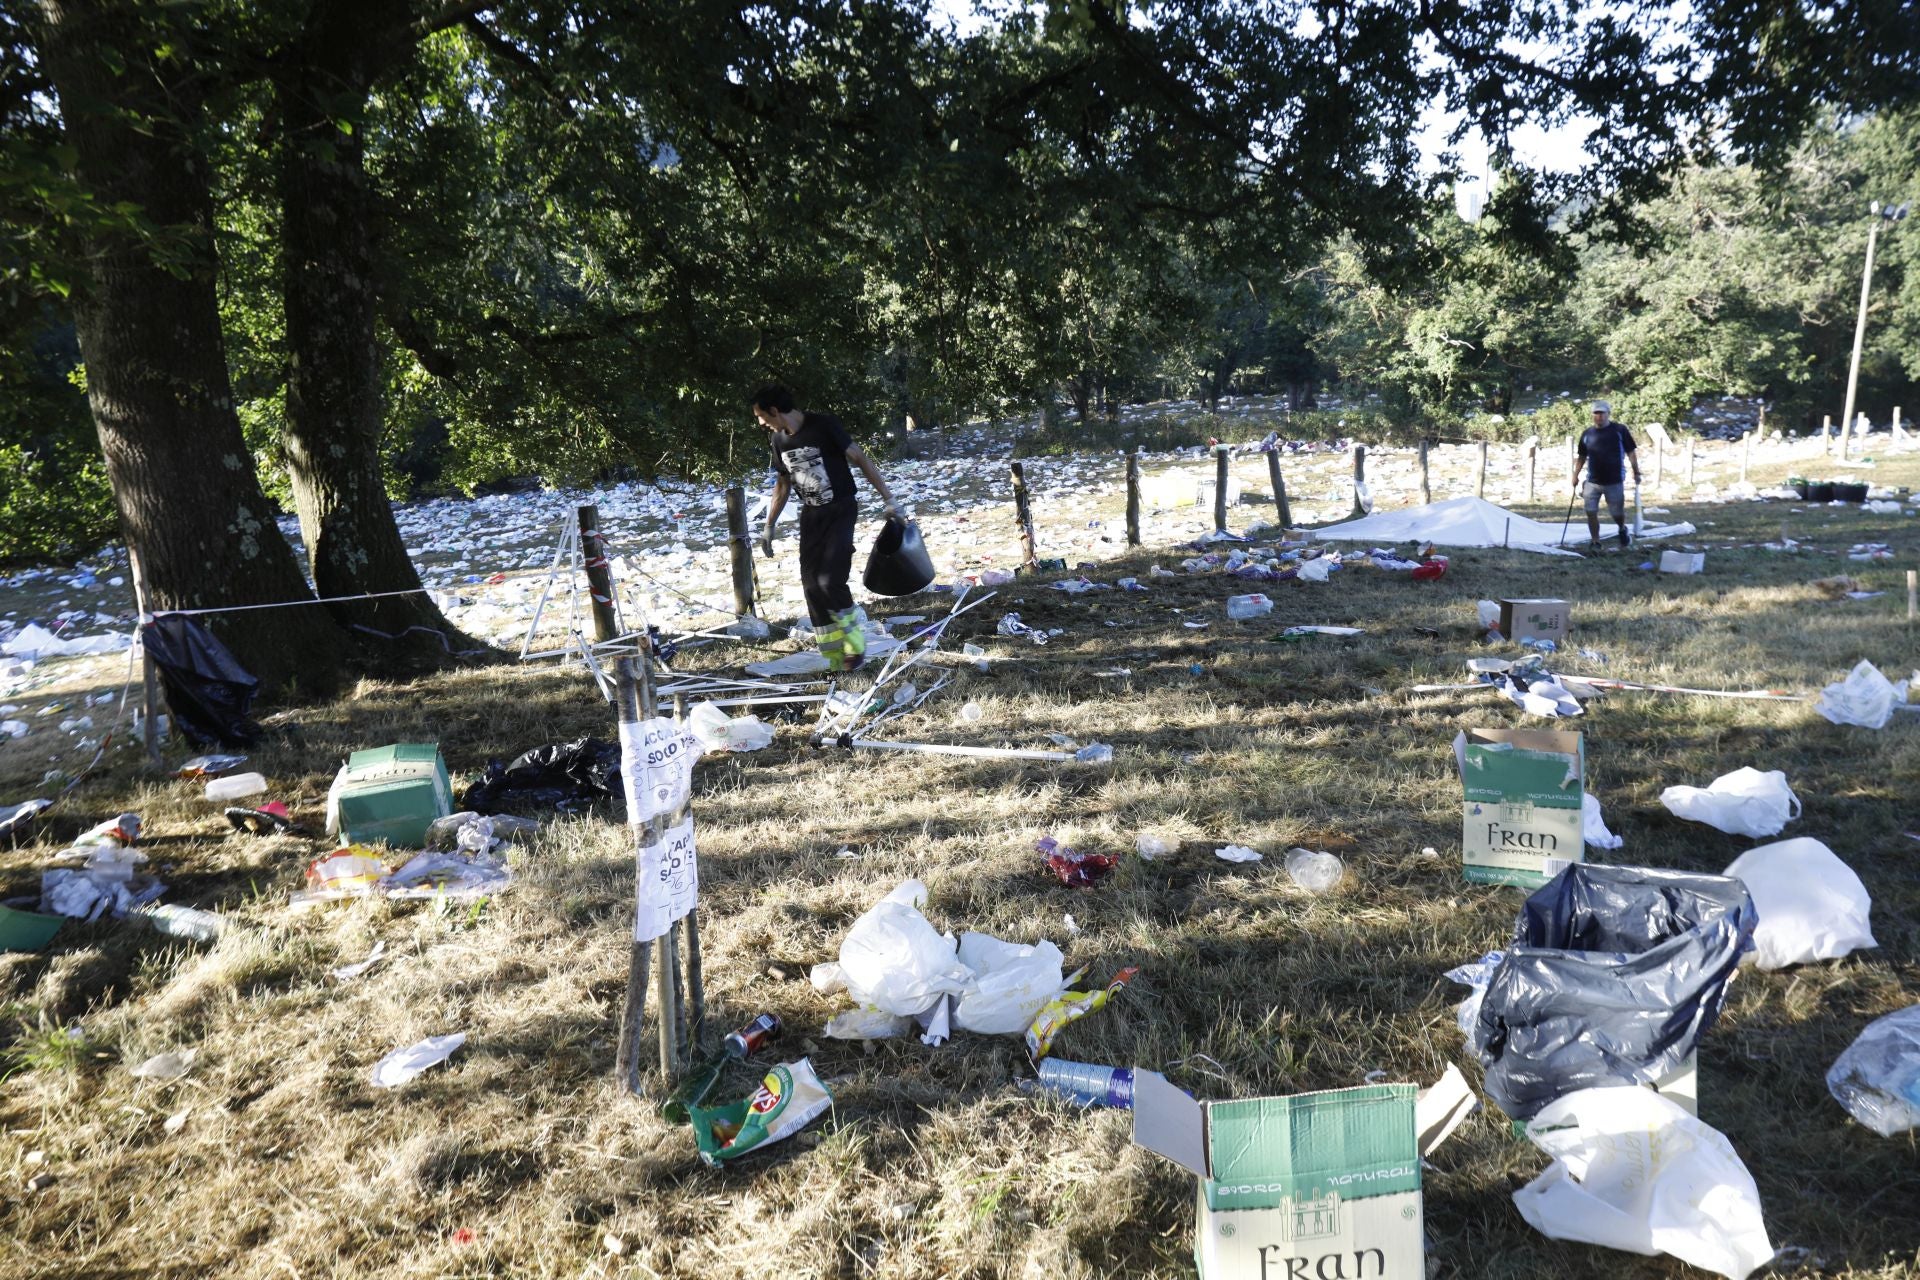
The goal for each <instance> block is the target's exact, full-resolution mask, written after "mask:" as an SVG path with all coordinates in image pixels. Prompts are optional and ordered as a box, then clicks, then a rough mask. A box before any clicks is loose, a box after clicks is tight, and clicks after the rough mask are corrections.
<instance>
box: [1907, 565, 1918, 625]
mask: <svg viewBox="0 0 1920 1280" xmlns="http://www.w3.org/2000/svg"><path fill="white" fill-rule="evenodd" d="M1915 618H1920V569H1909V570H1907V621H1908V622H1912V621H1913V620H1914V619H1915Z"/></svg>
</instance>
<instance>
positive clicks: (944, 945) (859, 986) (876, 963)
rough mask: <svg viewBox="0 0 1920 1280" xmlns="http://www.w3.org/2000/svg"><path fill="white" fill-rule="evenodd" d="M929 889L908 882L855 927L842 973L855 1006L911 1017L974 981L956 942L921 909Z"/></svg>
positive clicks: (845, 943)
mask: <svg viewBox="0 0 1920 1280" xmlns="http://www.w3.org/2000/svg"><path fill="white" fill-rule="evenodd" d="M926 900H927V886H925V885H924V884H921V883H920V882H919V881H918V880H907V881H903V882H902V883H901V885H900V887H899V888H897V889H895V890H894V891H893V892H892V893H890V894H888V895H887V896H886V897H884V898H882V899H881V900H880V901H878V902H876V903H874V904H873V906H872V907H871V908H870V909H869V910H868V911H867V913H866V914H865V915H863V916H861V917H860V918H859V919H858V920H855V921H854V922H853V927H852V928H851V929H849V930H847V936H846V940H845V941H843V942H842V943H841V944H840V972H841V975H842V976H843V977H844V978H845V979H846V983H847V994H849V995H851V996H852V997H853V1002H854V1003H855V1004H860V1005H870V1006H872V1007H874V1008H876V1009H884V1010H886V1011H887V1012H888V1013H892V1014H898V1015H901V1016H903V1017H911V1016H912V1015H914V1014H916V1013H919V1012H920V1011H921V1010H923V1009H925V1008H926V1007H927V1006H928V1005H930V1004H932V1003H933V1002H934V1001H935V1000H937V999H939V998H940V997H941V996H943V995H959V994H961V993H962V992H964V991H966V990H967V988H968V986H969V985H970V984H971V982H972V981H973V970H971V969H969V968H967V966H966V965H964V964H962V963H960V958H959V956H958V955H957V954H956V952H955V944H954V941H953V939H952V938H943V937H941V936H940V935H939V934H938V933H936V932H934V928H933V926H932V925H930V924H928V923H927V918H926V917H925V916H923V915H921V914H920V907H921V906H922V905H924V904H925V902H926Z"/></svg>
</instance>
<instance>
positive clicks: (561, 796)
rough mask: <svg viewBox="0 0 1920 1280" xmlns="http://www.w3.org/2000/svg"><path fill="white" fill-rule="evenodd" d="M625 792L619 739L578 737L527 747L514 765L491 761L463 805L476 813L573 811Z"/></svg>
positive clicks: (469, 789) (468, 791)
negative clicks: (541, 745)
mask: <svg viewBox="0 0 1920 1280" xmlns="http://www.w3.org/2000/svg"><path fill="white" fill-rule="evenodd" d="M623 794H624V792H623V791H622V784H621V781H620V744H619V743H617V742H602V741H600V739H598V738H579V739H577V740H575V741H573V742H550V743H548V744H547V745H545V746H543V747H535V748H533V749H532V750H531V751H523V752H521V753H520V754H519V755H518V756H515V757H514V759H513V763H511V764H506V765H503V764H501V763H500V762H499V761H498V760H489V761H488V762H487V771H486V773H485V774H484V775H482V776H481V779H480V781H478V782H476V783H474V784H473V785H472V786H470V787H468V788H467V794H466V795H465V797H463V798H462V800H461V805H462V807H463V808H467V809H471V810H473V811H474V812H475V813H508V812H512V811H515V810H529V809H557V810H559V811H560V812H561V813H575V812H578V811H579V810H581V809H585V808H587V807H588V806H590V805H592V804H593V803H594V802H595V801H596V800H604V799H606V798H607V797H609V796H617V795H623Z"/></svg>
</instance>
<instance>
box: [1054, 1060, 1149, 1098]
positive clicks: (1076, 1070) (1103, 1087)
mask: <svg viewBox="0 0 1920 1280" xmlns="http://www.w3.org/2000/svg"><path fill="white" fill-rule="evenodd" d="M1040 1087H1041V1088H1042V1089H1045V1090H1046V1091H1047V1092H1049V1093H1054V1094H1058V1095H1059V1096H1060V1097H1062V1098H1066V1099H1068V1100H1069V1101H1072V1102H1077V1103H1079V1104H1080V1105H1081V1106H1083V1107H1119V1108H1122V1109H1123V1110H1128V1111H1131V1110H1132V1109H1133V1068H1132V1067H1108V1066H1102V1065H1101V1064H1099V1063H1097V1062H1067V1061H1065V1060H1064V1059H1061V1058H1046V1059H1043V1060H1042V1061H1041V1063H1040Z"/></svg>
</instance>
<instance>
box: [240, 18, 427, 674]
mask: <svg viewBox="0 0 1920 1280" xmlns="http://www.w3.org/2000/svg"><path fill="white" fill-rule="evenodd" d="M388 8H389V6H388V5H387V4H386V3H385V0H381V2H380V3H367V2H366V0H324V2H323V3H321V4H320V5H318V6H317V7H316V8H315V9H314V11H313V12H312V14H311V15H310V16H309V18H308V22H307V27H306V30H305V31H304V32H303V34H302V37H301V41H300V43H299V45H298V46H297V47H296V50H295V56H294V57H293V59H292V60H291V65H290V67H289V69H288V70H287V71H286V72H285V73H283V74H282V75H281V76H280V77H278V79H277V82H276V88H277V90H278V97H279V104H280V113H281V121H282V130H283V133H284V141H283V143H282V145H281V156H280V195H281V203H282V206H283V213H282V218H283V222H282V227H283V230H282V245H283V249H284V254H285V268H284V269H285V280H286V284H285V302H286V322H287V346H288V350H289V352H290V356H291V358H290V361H289V373H288V377H287V421H286V451H287V471H288V475H289V477H290V478H291V480H292V488H293V496H294V505H295V508H296V510H297V511H298V512H299V515H300V529H301V534H302V536H303V538H304V540H305V542H306V546H307V559H308V562H309V563H310V564H311V565H312V566H313V580H314V586H315V588H316V589H317V590H318V591H319V593H320V595H321V596H322V597H332V596H343V595H360V594H378V593H381V592H394V591H417V590H418V588H419V586H420V576H419V573H418V572H417V571H416V570H415V569H414V566H413V562H412V560H411V559H410V558H409V557H408V555H407V551H406V545H405V543H404V542H403V541H402V539H401V537H400V529H399V526H398V524H397V523H396V522H395V521H394V518H393V506H392V504H391V503H390V502H389V501H388V499H387V491H386V485H385V482H384V477H383V476H382V474H381V453H380V428H381V422H382V414H383V405H382V388H381V382H382V379H381V372H380V351H379V345H378V343H377V341H376V338H375V328H374V316H375V301H376V299H375V285H374V281H375V275H376V272H375V269H374V265H373V244H372V226H371V208H370V199H369V195H368V190H367V172H366V163H365V148H364V145H363V143H362V137H361V130H360V127H359V121H360V118H361V115H362V109H363V108H364V106H365V104H366V101H367V97H368V94H369V92H370V86H371V84H372V81H373V74H374V69H373V65H372V63H371V61H370V59H371V58H372V57H375V56H382V55H384V54H385V53H386V52H387V50H385V49H382V48H381V47H380V42H379V41H378V40H377V39H375V38H373V33H374V32H375V31H376V30H377V29H378V28H379V26H380V25H381V19H382V18H383V17H384V16H385V15H386V14H387V12H388ZM343 124H344V126H345V127H344V128H343V127H342V126H343ZM349 130H350V131H349ZM328 608H329V609H330V610H331V611H332V613H333V615H334V617H335V618H336V619H337V620H338V621H339V622H340V623H341V624H342V625H344V626H356V625H357V626H359V627H365V628H370V629H373V630H375V631H379V632H383V633H387V634H390V635H398V634H400V633H402V632H403V631H405V629H406V628H408V627H412V626H420V627H430V628H433V629H434V630H437V631H440V632H442V633H443V634H447V635H449V636H451V635H454V634H457V633H454V632H453V629H452V627H451V626H450V625H449V624H448V623H447V621H446V619H445V618H443V617H442V616H441V614H440V610H439V609H438V608H437V607H436V606H435V605H434V603H433V601H432V599H431V598H430V597H428V596H426V595H424V594H418V595H406V596H397V597H388V598H386V599H382V600H376V601H367V602H355V603H342V604H333V605H329V606H328ZM422 642H424V644H423V643H422ZM407 648H408V650H409V651H410V652H411V653H413V654H414V655H415V656H423V655H433V654H437V653H443V652H444V650H443V649H442V646H441V645H440V643H439V642H438V641H437V640H434V639H432V638H431V637H424V636H419V637H416V640H415V642H414V643H411V644H409V645H408V646H407Z"/></svg>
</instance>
